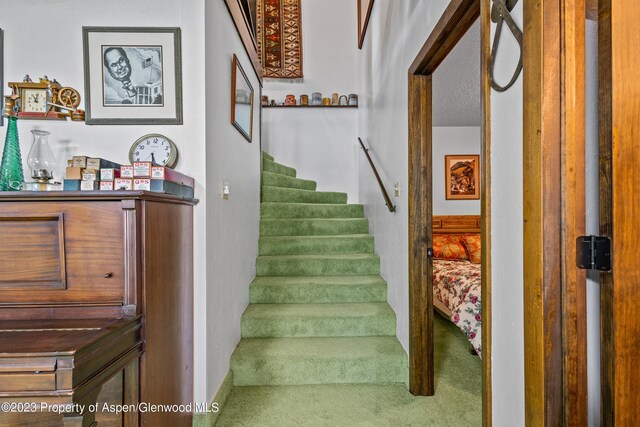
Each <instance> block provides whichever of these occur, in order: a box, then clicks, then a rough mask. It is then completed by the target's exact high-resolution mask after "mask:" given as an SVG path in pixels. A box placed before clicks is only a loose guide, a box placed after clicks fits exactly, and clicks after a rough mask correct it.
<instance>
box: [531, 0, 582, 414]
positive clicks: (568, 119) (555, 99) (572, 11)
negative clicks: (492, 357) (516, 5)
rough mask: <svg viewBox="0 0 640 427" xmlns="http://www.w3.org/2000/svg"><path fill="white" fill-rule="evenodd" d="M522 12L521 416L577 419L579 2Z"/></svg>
mask: <svg viewBox="0 0 640 427" xmlns="http://www.w3.org/2000/svg"><path fill="white" fill-rule="evenodd" d="M524 14H525V17H524V22H525V30H524V34H525V39H524V69H525V70H526V71H525V72H524V91H523V96H524V150H523V153H524V301H525V304H524V308H525V348H526V351H525V420H526V424H527V425H529V426H542V425H564V424H566V425H585V424H586V422H587V421H586V420H587V401H586V397H587V396H586V388H587V381H586V380H587V377H586V300H585V295H586V294H585V289H584V287H585V275H584V272H580V271H578V270H577V267H576V265H575V238H576V237H577V236H578V235H579V234H581V233H583V232H584V204H585V200H584V198H585V191H584V135H585V119H584V115H585V99H584V97H585V77H584V60H585V57H584V21H585V6H584V0H561V1H560V2H558V1H553V0H541V1H539V2H525V3H524Z"/></svg>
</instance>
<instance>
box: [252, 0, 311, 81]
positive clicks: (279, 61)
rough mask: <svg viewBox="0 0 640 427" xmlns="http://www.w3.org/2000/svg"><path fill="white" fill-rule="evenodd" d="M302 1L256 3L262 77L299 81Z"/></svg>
mask: <svg viewBox="0 0 640 427" xmlns="http://www.w3.org/2000/svg"><path fill="white" fill-rule="evenodd" d="M300 3H301V0H258V13H257V14H258V23H257V24H258V37H257V42H258V56H259V57H260V62H261V63H262V68H263V70H264V77H267V78H277V79H301V78H302V76H303V75H302V20H301V6H300Z"/></svg>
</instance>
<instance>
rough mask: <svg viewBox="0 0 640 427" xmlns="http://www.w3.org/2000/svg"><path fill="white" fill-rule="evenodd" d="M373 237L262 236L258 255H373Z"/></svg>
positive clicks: (356, 235)
mask: <svg viewBox="0 0 640 427" xmlns="http://www.w3.org/2000/svg"><path fill="white" fill-rule="evenodd" d="M373 250H374V243H373V236H371V235H370V234H347V235H338V236H264V237H261V238H260V242H259V253H260V255H296V254H298V255H310V254H353V253H373Z"/></svg>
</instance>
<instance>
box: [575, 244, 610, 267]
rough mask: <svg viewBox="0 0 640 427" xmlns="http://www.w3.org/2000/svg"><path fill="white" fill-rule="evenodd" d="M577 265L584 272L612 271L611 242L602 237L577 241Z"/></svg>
mask: <svg viewBox="0 0 640 427" xmlns="http://www.w3.org/2000/svg"><path fill="white" fill-rule="evenodd" d="M576 265H577V266H578V268H580V269H583V270H599V271H610V270H611V240H609V238H608V237H602V236H580V237H578V238H577V239H576Z"/></svg>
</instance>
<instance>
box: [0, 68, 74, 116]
mask: <svg viewBox="0 0 640 427" xmlns="http://www.w3.org/2000/svg"><path fill="white" fill-rule="evenodd" d="M9 87H10V88H11V89H12V91H13V94H12V95H11V96H10V97H5V98H7V100H6V101H5V113H6V112H7V111H12V112H14V114H17V116H18V117H19V118H21V119H39V120H43V119H47V120H65V119H66V118H67V117H69V118H70V119H71V120H79V121H84V115H85V114H84V111H83V110H80V109H78V106H79V105H80V94H79V93H78V91H77V90H75V89H73V88H71V87H62V85H61V84H60V83H58V82H57V81H56V80H55V79H54V80H49V79H48V78H47V76H44V77H42V78H41V79H40V81H39V82H37V83H36V82H34V81H32V80H31V79H30V78H29V76H28V75H27V76H25V78H24V80H23V81H21V82H10V83H9Z"/></svg>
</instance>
